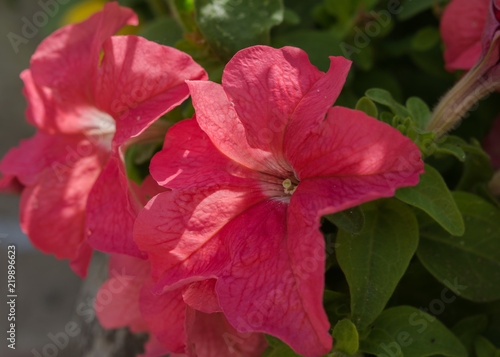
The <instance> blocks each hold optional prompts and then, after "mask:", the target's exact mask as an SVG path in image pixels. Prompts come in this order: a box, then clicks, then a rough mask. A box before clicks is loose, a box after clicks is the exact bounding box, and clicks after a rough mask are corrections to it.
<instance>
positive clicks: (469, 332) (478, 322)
mask: <svg viewBox="0 0 500 357" xmlns="http://www.w3.org/2000/svg"><path fill="white" fill-rule="evenodd" d="M487 325H488V317H487V316H486V315H475V316H470V317H467V318H465V319H463V320H460V321H459V322H457V323H456V324H455V326H453V328H452V329H451V330H452V331H453V333H454V334H455V336H457V337H458V338H459V339H460V341H462V343H463V345H464V346H465V348H466V349H467V351H468V352H469V355H471V356H472V355H473V353H474V341H475V340H476V337H478V336H479V335H480V334H482V333H483V332H484V331H485V330H486V327H487Z"/></svg>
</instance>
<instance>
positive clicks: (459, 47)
mask: <svg viewBox="0 0 500 357" xmlns="http://www.w3.org/2000/svg"><path fill="white" fill-rule="evenodd" d="M490 2H491V0H477V1H470V0H453V1H451V2H450V3H449V4H448V6H446V9H445V11H444V13H443V17H442V18H441V24H440V27H441V36H442V38H443V42H444V46H445V52H444V60H445V63H446V69H447V70H448V71H454V70H457V69H465V70H469V69H471V68H472V67H473V66H474V64H475V63H476V62H477V60H478V59H479V57H480V56H481V35H482V33H483V30H484V26H485V25H486V17H487V14H488V8H489V6H490Z"/></svg>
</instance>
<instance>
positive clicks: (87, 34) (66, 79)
mask: <svg viewBox="0 0 500 357" xmlns="http://www.w3.org/2000/svg"><path fill="white" fill-rule="evenodd" d="M137 23H138V19H137V16H136V15H135V14H134V12H133V11H132V10H131V9H128V8H125V7H121V6H119V5H118V3H116V2H111V3H107V4H106V5H105V6H104V8H103V10H102V11H100V12H98V13H95V14H94V15H92V16H91V17H90V18H88V19H87V20H85V21H83V22H80V23H77V24H73V25H67V26H64V27H63V28H61V29H59V30H57V31H56V32H54V33H53V34H51V35H50V36H49V37H47V38H46V39H45V40H43V41H42V43H41V44H40V45H39V46H38V48H37V50H36V52H35V53H34V54H33V56H32V57H31V63H30V68H31V71H32V73H33V77H34V79H35V82H36V83H38V84H39V85H42V86H47V87H51V88H57V89H58V90H59V91H60V94H61V95H64V96H65V97H67V98H72V97H74V95H75V93H82V95H79V97H81V96H84V95H85V94H86V95H89V94H90V91H89V90H90V88H89V87H88V85H86V84H87V83H88V78H89V76H90V74H91V71H92V70H91V68H92V67H94V66H95V67H97V65H98V63H99V53H100V51H101V46H102V44H103V42H104V41H105V40H106V39H107V38H108V37H110V36H112V35H114V34H115V33H116V32H117V31H118V30H119V29H121V28H122V27H123V26H125V25H137ZM82 86H83V88H82Z"/></svg>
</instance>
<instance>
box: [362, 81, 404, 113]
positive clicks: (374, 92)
mask: <svg viewBox="0 0 500 357" xmlns="http://www.w3.org/2000/svg"><path fill="white" fill-rule="evenodd" d="M365 95H366V96H367V97H368V98H370V99H371V100H373V101H374V102H376V103H379V104H382V105H385V106H386V107H388V108H389V109H391V111H392V112H393V113H394V114H396V115H397V116H399V117H401V118H406V117H409V116H410V113H409V112H408V110H407V109H406V108H405V107H404V106H403V105H401V104H399V103H398V102H397V101H396V100H394V98H393V97H392V95H391V93H389V92H388V91H386V90H385V89H380V88H372V89H368V90H367V91H366V93H365Z"/></svg>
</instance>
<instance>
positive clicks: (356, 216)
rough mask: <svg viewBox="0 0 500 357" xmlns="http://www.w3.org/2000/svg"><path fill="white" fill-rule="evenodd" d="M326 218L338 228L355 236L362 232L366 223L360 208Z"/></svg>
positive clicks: (353, 208)
mask: <svg viewBox="0 0 500 357" xmlns="http://www.w3.org/2000/svg"><path fill="white" fill-rule="evenodd" d="M325 218H326V219H328V220H329V221H330V222H331V223H333V224H334V225H336V226H337V227H339V228H341V229H343V230H345V231H347V232H349V233H353V234H358V233H359V232H361V230H362V229H363V225H364V223H365V216H364V215H363V211H362V210H361V207H359V206H356V207H352V208H348V209H346V210H344V211H340V212H337V213H334V214H329V215H327V216H325Z"/></svg>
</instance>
